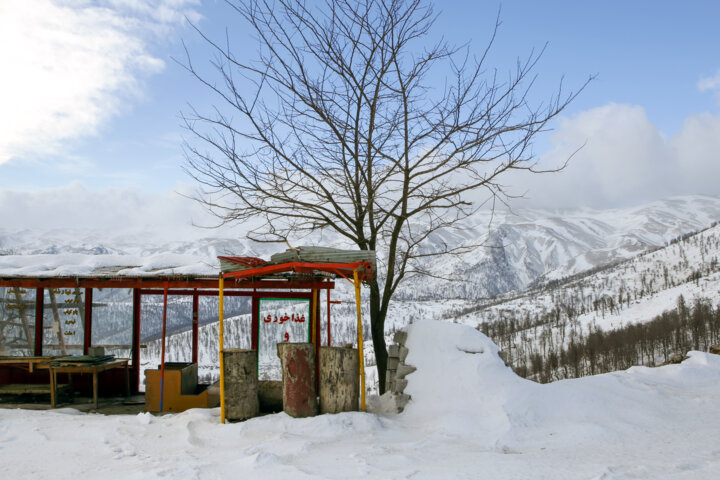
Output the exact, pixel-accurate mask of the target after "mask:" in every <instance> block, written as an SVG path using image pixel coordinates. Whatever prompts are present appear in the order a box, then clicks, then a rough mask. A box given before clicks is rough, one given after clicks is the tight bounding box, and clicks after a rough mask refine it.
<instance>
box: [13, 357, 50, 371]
mask: <svg viewBox="0 0 720 480" xmlns="http://www.w3.org/2000/svg"><path fill="white" fill-rule="evenodd" d="M55 358H57V357H0V365H15V364H17V365H22V364H27V369H28V372H30V373H32V372H33V371H34V370H35V369H36V368H38V367H39V366H42V365H43V364H45V363H47V362H51V361H53V360H54V359H55Z"/></svg>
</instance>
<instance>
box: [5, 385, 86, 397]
mask: <svg viewBox="0 0 720 480" xmlns="http://www.w3.org/2000/svg"><path fill="white" fill-rule="evenodd" d="M57 391H58V394H60V393H68V394H70V393H72V387H71V386H70V385H68V384H62V385H58V386H57ZM50 394H52V389H51V387H50V385H48V384H42V383H38V384H35V383H31V384H25V383H15V384H10V385H0V395H50Z"/></svg>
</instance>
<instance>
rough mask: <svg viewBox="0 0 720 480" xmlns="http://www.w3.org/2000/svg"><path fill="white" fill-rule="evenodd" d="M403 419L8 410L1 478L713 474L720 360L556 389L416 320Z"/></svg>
mask: <svg viewBox="0 0 720 480" xmlns="http://www.w3.org/2000/svg"><path fill="white" fill-rule="evenodd" d="M407 346H408V348H409V350H410V353H409V355H408V357H407V359H406V362H407V363H408V364H412V365H415V366H416V367H417V371H416V372H414V373H412V374H410V375H408V377H407V379H408V381H409V383H408V386H407V388H406V390H405V391H406V393H409V394H411V395H412V398H413V399H412V401H411V402H410V404H408V406H407V407H406V409H405V412H404V413H403V414H400V415H376V414H363V413H345V414H339V415H322V416H318V417H315V418H308V419H292V418H290V417H288V416H287V415H285V414H277V415H268V416H265V417H261V418H256V419H253V420H250V421H247V422H243V423H239V424H232V425H221V424H220V423H219V418H218V411H217V409H215V410H191V411H188V412H185V413H182V414H177V415H166V416H163V417H153V416H151V415H149V414H141V415H138V416H113V417H105V416H101V415H92V414H78V413H77V412H75V411H74V410H69V409H64V410H56V411H47V412H36V411H20V410H0V478H26V479H40V478H53V479H71V478H72V479H76V478H103V479H106V480H113V479H120V478H122V479H141V478H142V479H145V478H160V477H164V478H176V479H181V478H182V479H184V478H198V479H200V478H202V479H213V478H242V477H246V478H365V477H369V476H372V477H375V478H410V477H412V478H479V477H483V478H492V479H504V478H548V479H564V478H567V479H578V478H586V479H605V480H608V479H623V478H652V479H658V478H717V477H718V475H720V430H719V429H718V428H717V419H718V418H720V402H718V401H717V399H718V396H719V394H720V357H719V356H714V355H709V354H704V353H700V352H692V353H691V355H690V358H689V359H688V360H686V361H685V362H683V363H682V364H680V365H670V366H666V367H662V368H656V369H648V368H640V367H636V368H632V369H630V370H628V371H625V372H617V373H613V374H606V375H599V376H596V377H586V378H582V379H577V380H566V381H562V382H557V383H553V384H547V385H539V384H535V383H532V382H529V381H526V380H523V379H520V378H519V377H517V376H516V375H514V373H513V372H512V371H511V370H510V369H509V368H507V367H506V366H505V365H504V364H503V362H502V361H501V360H500V358H499V357H498V356H497V347H496V346H495V345H494V344H493V343H492V342H490V340H488V339H487V338H486V337H485V336H484V335H482V334H481V333H479V332H477V331H476V330H474V329H473V328H470V327H467V326H463V325H455V324H449V323H442V322H434V321H429V320H426V321H421V322H418V323H416V324H413V325H411V326H410V327H409V332H408V341H407Z"/></svg>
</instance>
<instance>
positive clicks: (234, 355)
mask: <svg viewBox="0 0 720 480" xmlns="http://www.w3.org/2000/svg"><path fill="white" fill-rule="evenodd" d="M223 365H224V370H225V416H226V418H227V419H228V420H245V419H248V418H253V417H256V416H257V415H258V414H259V413H260V402H259V399H258V377H257V350H242V349H226V350H224V351H223ZM196 375H197V374H196Z"/></svg>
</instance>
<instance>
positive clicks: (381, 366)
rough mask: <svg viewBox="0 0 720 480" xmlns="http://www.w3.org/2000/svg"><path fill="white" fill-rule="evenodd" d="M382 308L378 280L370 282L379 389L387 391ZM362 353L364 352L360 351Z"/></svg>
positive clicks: (371, 320)
mask: <svg viewBox="0 0 720 480" xmlns="http://www.w3.org/2000/svg"><path fill="white" fill-rule="evenodd" d="M386 314H387V312H383V311H381V310H380V287H379V286H378V284H377V282H372V283H371V284H370V331H371V332H372V340H373V349H374V350H375V359H376V360H377V369H378V382H379V385H378V389H379V390H380V394H381V395H382V394H383V393H385V374H386V370H387V357H388V354H387V345H385V316H386ZM360 354H361V355H362V353H360Z"/></svg>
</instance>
